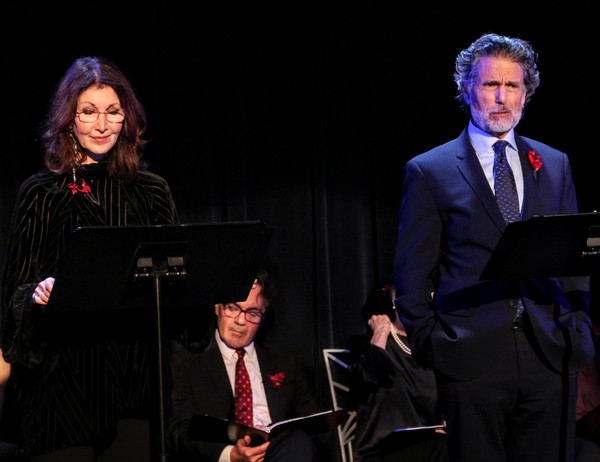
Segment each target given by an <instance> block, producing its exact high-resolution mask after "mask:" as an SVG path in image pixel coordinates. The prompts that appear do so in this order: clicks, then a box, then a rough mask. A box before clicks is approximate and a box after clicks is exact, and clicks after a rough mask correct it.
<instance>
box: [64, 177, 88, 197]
mask: <svg viewBox="0 0 600 462" xmlns="http://www.w3.org/2000/svg"><path fill="white" fill-rule="evenodd" d="M68 186H69V189H70V190H71V194H77V193H78V192H80V193H83V194H87V193H89V192H90V191H91V188H90V187H89V186H88V184H87V183H86V182H85V180H81V186H79V185H78V184H77V183H75V182H73V183H69V184H68Z"/></svg>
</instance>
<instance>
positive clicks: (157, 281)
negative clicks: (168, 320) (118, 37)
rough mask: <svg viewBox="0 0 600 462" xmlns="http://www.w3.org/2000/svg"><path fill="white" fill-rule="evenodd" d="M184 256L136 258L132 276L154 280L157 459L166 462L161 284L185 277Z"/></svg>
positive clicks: (165, 387) (165, 398)
mask: <svg viewBox="0 0 600 462" xmlns="http://www.w3.org/2000/svg"><path fill="white" fill-rule="evenodd" d="M183 265H184V258H183V257H181V256H177V257H166V259H156V258H154V259H153V258H151V257H142V258H138V262H137V271H136V272H135V274H134V278H136V279H139V278H148V277H152V278H153V282H154V301H155V315H156V318H155V321H156V326H155V328H156V374H157V381H158V386H157V388H158V389H157V391H158V418H157V420H158V437H159V439H158V460H159V461H160V462H166V461H167V460H168V459H169V455H168V452H167V444H166V441H167V436H166V428H165V422H166V417H167V413H166V403H167V395H166V394H167V391H168V390H167V383H168V382H167V381H166V380H165V358H164V354H163V353H164V349H163V340H164V336H163V332H162V325H163V319H162V317H163V316H162V307H161V298H162V295H161V284H162V281H163V280H164V279H166V278H179V279H185V277H186V275H187V271H186V270H185V268H184V266H183Z"/></svg>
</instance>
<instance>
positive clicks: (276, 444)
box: [168, 272, 321, 462]
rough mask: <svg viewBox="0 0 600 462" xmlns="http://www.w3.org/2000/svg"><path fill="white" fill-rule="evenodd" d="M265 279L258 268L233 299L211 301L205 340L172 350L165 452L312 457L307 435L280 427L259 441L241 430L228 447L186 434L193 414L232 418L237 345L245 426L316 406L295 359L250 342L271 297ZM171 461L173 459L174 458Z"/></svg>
mask: <svg viewBox="0 0 600 462" xmlns="http://www.w3.org/2000/svg"><path fill="white" fill-rule="evenodd" d="M271 283H272V281H271V279H270V277H269V275H268V274H267V273H266V272H259V274H258V275H257V278H256V280H255V281H254V284H253V285H252V289H251V291H250V294H249V295H248V298H247V299H246V300H245V301H240V302H237V303H227V304H221V303H218V304H216V305H214V312H215V315H216V329H214V333H212V332H211V338H210V341H209V343H208V346H207V347H206V348H205V349H203V350H202V351H199V352H190V351H189V350H188V349H187V348H185V347H184V346H183V345H176V346H175V347H174V348H173V357H172V379H173V389H172V409H171V411H172V413H171V419H170V424H169V429H168V433H169V436H170V443H171V445H172V453H173V454H174V455H176V456H179V457H183V458H184V460H190V461H215V462H217V461H232V462H238V461H239V462H241V461H250V460H262V459H263V458H264V460H265V461H266V462H272V461H284V462H294V461H298V462H300V461H302V462H304V461H315V460H317V447H318V445H315V443H314V441H313V439H312V438H311V437H310V436H308V434H306V433H304V432H302V431H299V430H294V431H289V432H284V433H282V434H281V435H278V436H277V437H275V438H273V439H271V440H270V441H267V442H265V443H262V444H259V445H254V446H253V445H251V440H250V437H248V436H245V437H243V438H240V439H238V440H237V441H236V443H235V445H232V444H226V443H219V442H211V441H201V440H199V439H192V438H190V437H189V436H188V435H187V430H188V428H189V425H190V419H191V418H192V415H193V414H194V413H200V414H208V415H211V416H214V417H220V418H225V419H229V420H236V421H240V419H239V418H238V419H236V416H235V413H236V405H235V401H236V395H241V392H240V393H238V392H237V391H236V363H237V362H238V357H239V354H238V353H237V350H239V349H243V350H245V354H243V355H242V356H243V360H244V363H245V366H246V369H247V371H248V375H249V378H250V383H251V389H252V390H251V393H250V396H249V398H248V401H249V409H247V410H249V411H250V413H251V414H252V415H251V417H250V422H251V423H249V425H251V426H254V427H258V428H261V427H263V428H264V427H266V426H267V425H268V424H270V423H271V422H279V421H281V420H285V419H290V418H293V417H300V416H305V415H309V414H313V413H316V412H319V411H320V410H321V409H319V407H318V406H317V404H316V401H315V399H314V396H313V394H312V392H311V390H310V388H309V386H308V383H307V380H306V376H305V375H304V373H303V372H302V370H301V368H300V366H299V362H298V360H297V359H296V358H295V357H293V356H292V355H290V354H288V353H286V352H285V351H283V350H282V349H281V348H273V347H269V346H267V345H266V344H262V343H258V342H257V343H255V342H254V339H255V336H256V335H257V333H258V331H259V329H260V328H261V326H262V325H263V324H264V321H265V317H266V316H267V313H268V310H269V307H270V303H271V297H272V294H273V287H272V285H271ZM177 460H179V459H177Z"/></svg>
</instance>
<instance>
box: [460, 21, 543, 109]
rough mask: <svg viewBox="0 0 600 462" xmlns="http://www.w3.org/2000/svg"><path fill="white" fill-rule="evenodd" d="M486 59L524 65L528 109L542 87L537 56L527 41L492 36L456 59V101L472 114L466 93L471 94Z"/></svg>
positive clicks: (480, 41)
mask: <svg viewBox="0 0 600 462" xmlns="http://www.w3.org/2000/svg"><path fill="white" fill-rule="evenodd" d="M484 56H494V57H501V58H508V59H510V60H511V61H514V62H515V63H518V64H520V65H521V67H522V68H523V73H524V78H525V89H526V99H525V105H527V103H529V101H530V99H531V97H532V96H533V94H534V93H535V90H536V88H537V87H538V85H539V84H540V73H539V71H538V68H537V63H536V61H537V53H536V52H535V51H534V49H533V47H532V46H531V44H530V43H529V42H528V41H526V40H522V39H519V38H513V37H507V36H505V35H498V34H491V33H490V34H484V35H482V36H481V37H479V38H478V39H477V40H475V41H474V42H473V43H471V45H469V47H468V48H466V49H464V50H462V51H461V52H460V53H459V54H458V56H457V57H456V62H455V72H454V82H455V84H456V89H457V91H458V93H457V95H456V99H457V100H458V102H459V104H460V107H461V109H463V110H464V111H465V112H466V113H469V112H470V109H469V105H468V104H467V102H466V101H465V99H464V93H465V92H468V91H470V87H471V84H472V83H473V79H474V78H475V77H476V69H477V63H478V62H479V60H480V59H481V58H482V57H484Z"/></svg>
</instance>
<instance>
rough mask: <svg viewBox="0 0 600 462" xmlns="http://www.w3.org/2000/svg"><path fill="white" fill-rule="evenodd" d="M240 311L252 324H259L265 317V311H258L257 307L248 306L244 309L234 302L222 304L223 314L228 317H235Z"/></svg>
mask: <svg viewBox="0 0 600 462" xmlns="http://www.w3.org/2000/svg"><path fill="white" fill-rule="evenodd" d="M240 313H244V316H245V318H246V321H248V322H250V323H252V324H260V322H261V321H262V320H263V318H264V317H265V313H263V312H262V311H260V310H259V309H258V308H249V309H247V310H244V309H242V308H240V307H239V306H237V305H236V304H235V303H228V304H227V305H224V306H223V314H224V315H225V316H227V317H228V318H237V317H238V316H239V315H240Z"/></svg>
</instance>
